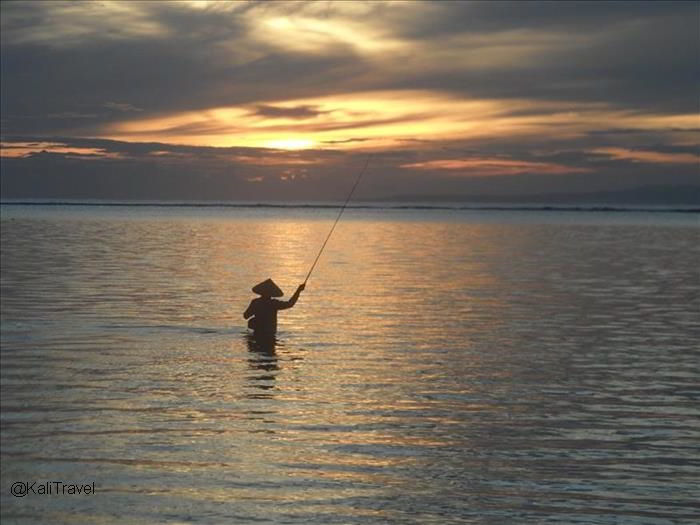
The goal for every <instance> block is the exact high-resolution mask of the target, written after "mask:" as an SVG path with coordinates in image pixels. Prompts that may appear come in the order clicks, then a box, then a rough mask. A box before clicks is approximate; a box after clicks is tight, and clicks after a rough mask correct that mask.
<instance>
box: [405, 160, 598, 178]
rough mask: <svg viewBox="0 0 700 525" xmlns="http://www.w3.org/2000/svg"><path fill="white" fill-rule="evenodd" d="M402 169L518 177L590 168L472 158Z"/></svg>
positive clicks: (413, 164) (425, 163)
mask: <svg viewBox="0 0 700 525" xmlns="http://www.w3.org/2000/svg"><path fill="white" fill-rule="evenodd" d="M401 167H402V168H411V169H419V170H447V172H448V173H450V174H451V173H453V172H454V173H456V174H457V175H459V176H467V177H483V176H491V175H518V174H521V173H535V174H541V175H564V174H571V173H586V172H589V171H592V170H591V169H590V168H581V167H574V166H565V165H562V164H554V163H549V162H532V161H526V160H518V159H505V158H497V157H496V158H493V157H492V158H488V157H472V158H466V159H435V160H429V161H425V162H414V163H409V164H402V165H401Z"/></svg>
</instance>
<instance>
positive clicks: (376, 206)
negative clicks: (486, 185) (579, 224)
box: [0, 200, 700, 213]
mask: <svg viewBox="0 0 700 525" xmlns="http://www.w3.org/2000/svg"><path fill="white" fill-rule="evenodd" d="M0 206H83V207H143V208H145V207H153V208H283V209H337V208H339V207H340V204H339V203H337V204H333V203H274V202H273V203H270V202H251V203H244V202H181V201H173V202H158V201H129V202H127V201H70V200H60V201H59V200H56V201H32V200H13V201H0ZM348 209H357V210H426V211H429V210H448V211H449V210H453V211H539V212H542V211H554V212H644V213H700V207H693V206H691V207H687V208H686V207H679V206H664V205H658V206H625V205H607V204H606V205H600V204H591V205H581V204H572V205H550V204H535V203H533V204H530V205H528V204H505V203H504V204H489V205H484V204H464V203H455V204H450V203H440V204H424V203H378V202H375V203H371V204H367V203H357V204H349V205H348Z"/></svg>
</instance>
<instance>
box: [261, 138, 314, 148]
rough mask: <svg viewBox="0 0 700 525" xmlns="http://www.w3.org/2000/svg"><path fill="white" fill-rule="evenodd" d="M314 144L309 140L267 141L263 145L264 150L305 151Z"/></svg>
mask: <svg viewBox="0 0 700 525" xmlns="http://www.w3.org/2000/svg"><path fill="white" fill-rule="evenodd" d="M315 144H316V143H315V142H314V141H313V140H310V139H278V140H269V141H267V142H265V143H264V144H263V146H264V147H266V148H273V149H307V148H311V147H313V146H314V145H315Z"/></svg>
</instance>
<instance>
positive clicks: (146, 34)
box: [0, 0, 700, 201]
mask: <svg viewBox="0 0 700 525" xmlns="http://www.w3.org/2000/svg"><path fill="white" fill-rule="evenodd" d="M0 17H1V33H0V35H1V61H0V66H1V72H0V73H1V77H0V79H1V90H0V99H1V101H0V109H1V119H2V120H1V123H0V135H1V136H0V139H1V142H2V150H1V156H2V161H1V162H2V165H1V167H0V182H1V183H2V197H3V198H4V199H10V198H102V199H150V200H153V199H155V200H171V199H176V200H186V199H194V200H233V201H235V200H256V201H268V200H285V199H287V200H337V199H341V200H342V199H344V197H345V194H346V193H347V191H348V190H349V189H350V187H351V186H352V184H353V182H354V178H355V176H356V175H357V173H358V172H359V171H360V170H361V169H362V166H363V165H364V162H365V160H366V159H367V156H368V155H371V156H370V164H369V167H368V169H367V173H366V176H365V179H363V181H362V184H361V186H360V187H359V188H358V190H357V196H358V198H359V199H383V198H387V199H388V198H405V199H408V200H416V199H430V198H445V197H454V198H456V199H462V198H464V199H468V198H469V197H470V196H476V195H495V196H503V197H504V198H505V197H508V196H517V195H520V196H522V195H537V194H543V193H545V194H551V193H585V192H603V191H619V190H626V189H629V188H636V187H647V186H648V187H655V188H660V189H663V188H674V187H681V188H685V187H686V186H688V185H700V170H699V169H698V168H699V165H700V163H699V161H700V149H699V148H698V146H699V144H700V107H699V105H700V99H699V94H700V75H699V73H700V71H699V68H700V66H699V64H700V22H699V21H700V2H696V1H689V2H673V1H666V2H630V1H624V2H573V1H572V2H534V1H532V2H521V1H520V2H500V1H494V2H458V1H450V2H432V1H431V2H421V1H406V2H404V1H384V2H379V1H377V2H372V1H362V0H355V1H346V2H340V1H328V2H326V1H322V0H321V1H313V2H297V1H292V2H282V1H280V2H269V1H264V2H262V1H260V2H258V1H250V2H228V1H226V2H215V1H203V0H193V1H177V2H167V1H147V2H139V1H131V0H130V1H124V2H118V1H108V0H103V1H92V2H81V1H71V2H61V1H35V0H33V1H3V2H2V3H0Z"/></svg>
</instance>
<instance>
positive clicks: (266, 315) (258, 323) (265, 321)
mask: <svg viewBox="0 0 700 525" xmlns="http://www.w3.org/2000/svg"><path fill="white" fill-rule="evenodd" d="M304 287H305V285H304V284H300V285H299V287H298V288H297V291H296V292H294V295H292V297H291V298H290V299H289V301H278V300H277V299H272V298H273V297H282V296H283V295H284V292H283V291H282V290H280V287H279V286H277V285H276V284H275V282H274V281H273V280H272V279H267V280H266V281H263V282H261V283H260V284H257V285H255V286H254V287H253V292H255V293H256V294H258V295H260V297H257V298H255V299H253V300H252V301H251V302H250V305H249V306H248V308H247V309H246V311H245V312H243V318H244V319H248V318H249V317H250V318H251V319H250V320H249V321H248V328H250V329H252V330H253V335H255V336H274V335H275V333H276V332H277V311H278V310H286V309H287V308H291V307H292V306H294V305H295V304H296V302H297V300H298V299H299V294H300V293H301V292H302V291H303V290H304Z"/></svg>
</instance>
